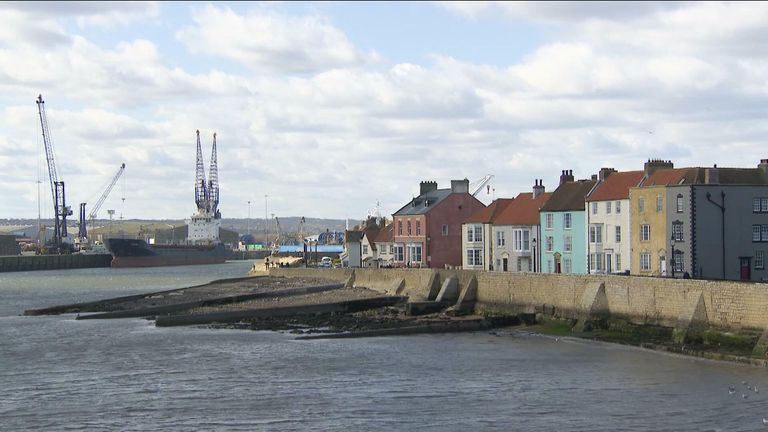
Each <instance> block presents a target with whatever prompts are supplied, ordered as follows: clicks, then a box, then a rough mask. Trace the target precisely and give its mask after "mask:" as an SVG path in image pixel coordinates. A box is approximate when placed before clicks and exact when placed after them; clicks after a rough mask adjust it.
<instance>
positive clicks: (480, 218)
mask: <svg viewBox="0 0 768 432" xmlns="http://www.w3.org/2000/svg"><path fill="white" fill-rule="evenodd" d="M513 200H514V199H513V198H499V199H497V200H495V201H494V202H492V203H491V205H489V206H488V207H486V208H484V209H481V210H479V211H477V212H475V213H474V214H472V215H471V216H469V217H468V218H466V219H465V220H464V222H463V223H486V224H487V223H494V222H493V221H494V219H495V217H496V215H497V214H499V213H500V212H501V211H503V210H504V209H505V208H506V207H507V206H509V205H510V204H511V203H512V201H513Z"/></svg>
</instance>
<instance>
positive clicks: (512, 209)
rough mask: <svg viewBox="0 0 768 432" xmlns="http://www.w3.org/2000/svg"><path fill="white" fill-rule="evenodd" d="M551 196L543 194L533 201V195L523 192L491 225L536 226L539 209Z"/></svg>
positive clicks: (550, 193) (546, 193) (549, 193)
mask: <svg viewBox="0 0 768 432" xmlns="http://www.w3.org/2000/svg"><path fill="white" fill-rule="evenodd" d="M551 196H552V192H545V193H542V194H540V195H539V196H538V197H536V199H534V198H533V193H531V192H523V193H521V194H519V195H517V197H515V199H514V201H512V203H510V205H508V206H507V207H506V208H505V209H504V210H503V211H501V212H500V213H499V215H498V217H496V218H495V220H494V221H493V223H494V224H495V225H538V224H539V209H540V208H541V207H542V206H544V204H546V203H547V201H548V200H549V198H550V197H551Z"/></svg>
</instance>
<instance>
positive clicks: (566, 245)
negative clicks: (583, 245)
mask: <svg viewBox="0 0 768 432" xmlns="http://www.w3.org/2000/svg"><path fill="white" fill-rule="evenodd" d="M572 251H573V237H571V236H569V235H567V236H565V237H563V252H572Z"/></svg>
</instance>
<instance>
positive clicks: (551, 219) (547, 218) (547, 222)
mask: <svg viewBox="0 0 768 432" xmlns="http://www.w3.org/2000/svg"><path fill="white" fill-rule="evenodd" d="M554 225H555V215H554V214H552V213H546V214H544V228H546V229H552V228H553V226H554Z"/></svg>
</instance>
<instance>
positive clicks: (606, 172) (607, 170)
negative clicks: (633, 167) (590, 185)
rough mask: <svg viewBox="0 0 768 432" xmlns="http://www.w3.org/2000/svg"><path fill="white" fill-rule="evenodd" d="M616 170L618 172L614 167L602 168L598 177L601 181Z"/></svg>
mask: <svg viewBox="0 0 768 432" xmlns="http://www.w3.org/2000/svg"><path fill="white" fill-rule="evenodd" d="M615 172H616V170H615V169H613V168H600V173H599V174H598V179H599V180H600V181H604V180H605V179H607V178H608V176H609V175H611V174H612V173H615Z"/></svg>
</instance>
